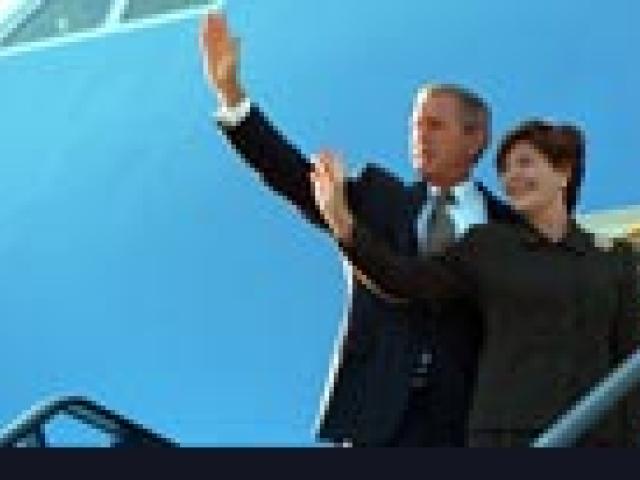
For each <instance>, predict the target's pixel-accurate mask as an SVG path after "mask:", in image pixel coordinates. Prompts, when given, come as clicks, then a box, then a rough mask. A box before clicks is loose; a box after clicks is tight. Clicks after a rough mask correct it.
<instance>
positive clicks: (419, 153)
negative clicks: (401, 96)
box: [411, 91, 482, 186]
mask: <svg viewBox="0 0 640 480" xmlns="http://www.w3.org/2000/svg"><path fill="white" fill-rule="evenodd" d="M461 113H462V108H461V106H460V103H459V100H458V98H457V97H455V96H454V95H452V94H449V93H442V92H429V93H427V92H425V91H422V92H421V93H420V94H419V95H418V97H417V99H416V103H415V106H414V111H413V115H412V119H411V139H412V153H413V166H414V167H415V168H416V169H417V170H418V171H420V172H421V175H422V177H423V178H424V179H426V180H429V181H430V182H432V183H434V184H436V185H441V186H450V185H453V184H455V183H458V182H459V181H461V180H464V179H465V178H466V177H468V175H469V172H470V170H471V168H472V166H473V162H474V156H475V154H476V152H477V151H478V150H479V148H480V143H481V141H482V139H481V138H479V135H478V132H473V133H469V132H468V131H465V129H464V125H463V122H462V115H461Z"/></svg>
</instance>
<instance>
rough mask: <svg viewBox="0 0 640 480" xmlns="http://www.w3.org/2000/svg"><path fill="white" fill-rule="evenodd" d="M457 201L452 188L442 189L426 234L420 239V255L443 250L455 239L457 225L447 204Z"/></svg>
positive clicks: (428, 221) (434, 204)
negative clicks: (448, 210) (455, 225)
mask: <svg viewBox="0 0 640 480" xmlns="http://www.w3.org/2000/svg"><path fill="white" fill-rule="evenodd" d="M454 202H455V198H454V196H453V194H452V193H451V191H450V190H448V189H442V190H441V191H440V194H439V195H438V196H437V197H436V198H435V200H434V202H433V208H432V209H431V214H430V215H429V218H428V219H427V228H426V235H424V238H421V239H419V240H418V251H419V252H420V255H428V254H432V253H439V252H442V251H443V250H444V249H445V248H446V247H447V246H448V245H449V244H450V243H451V242H452V241H453V240H454V239H455V233H456V232H455V227H454V224H453V220H452V218H451V216H450V215H449V212H447V206H448V205H451V204H452V203H454Z"/></svg>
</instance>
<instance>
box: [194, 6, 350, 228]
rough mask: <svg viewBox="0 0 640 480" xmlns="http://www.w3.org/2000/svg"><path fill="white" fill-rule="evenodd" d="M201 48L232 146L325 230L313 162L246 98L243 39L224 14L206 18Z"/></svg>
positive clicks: (211, 85) (274, 186) (221, 117)
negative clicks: (311, 174)
mask: <svg viewBox="0 0 640 480" xmlns="http://www.w3.org/2000/svg"><path fill="white" fill-rule="evenodd" d="M200 48H201V52H202V60H203V66H204V70H205V77H206V79H207V82H208V84H209V86H210V88H211V89H212V90H213V91H214V92H215V94H216V96H217V97H218V103H219V111H218V124H219V127H220V129H221V130H222V132H223V133H224V134H225V136H226V137H227V139H228V140H229V142H230V143H231V145H232V146H233V147H234V149H235V150H236V151H237V152H238V154H239V155H240V156H241V157H242V158H243V159H244V161H245V162H246V163H247V164H248V165H249V166H250V167H251V168H252V169H253V170H255V171H256V172H257V173H258V175H259V176H260V178H261V180H262V181H263V182H264V183H265V184H267V185H268V186H269V187H270V188H271V189H272V190H274V191H275V192H276V193H278V194H279V195H282V196H283V197H285V198H286V199H287V200H288V201H289V202H291V203H292V204H293V205H295V206H296V207H297V208H298V209H299V210H300V211H301V213H302V214H303V215H304V216H305V217H306V218H307V219H308V220H309V221H310V222H312V223H313V224H315V225H318V226H321V227H326V224H325V222H324V220H323V219H322V216H321V215H320V213H319V212H318V209H317V207H316V205H315V202H314V199H313V196H312V193H311V186H310V183H309V182H310V181H309V172H310V171H311V169H312V164H311V162H310V161H309V159H308V158H307V157H306V156H305V155H303V154H302V153H301V152H300V151H299V150H298V149H297V148H296V147H294V146H293V145H292V144H291V143H290V142H289V141H288V140H287V139H286V138H285V137H284V136H283V135H282V134H281V133H280V132H279V131H278V130H277V129H276V128H274V127H273V125H271V123H270V122H269V121H268V120H267V119H266V118H265V116H264V115H263V114H262V112H261V111H260V110H259V109H258V108H257V107H256V106H255V105H252V104H251V103H250V101H249V100H248V98H247V97H246V95H245V92H244V88H243V86H242V84H241V81H240V78H239V76H240V75H239V58H240V55H239V41H238V39H237V38H234V37H232V36H231V33H230V31H229V29H228V27H227V22H226V19H225V18H224V16H223V15H220V14H210V15H208V16H207V17H205V19H204V21H203V23H202V29H201V33H200ZM348 188H351V186H349V187H348ZM354 197H357V195H356V194H355V192H354Z"/></svg>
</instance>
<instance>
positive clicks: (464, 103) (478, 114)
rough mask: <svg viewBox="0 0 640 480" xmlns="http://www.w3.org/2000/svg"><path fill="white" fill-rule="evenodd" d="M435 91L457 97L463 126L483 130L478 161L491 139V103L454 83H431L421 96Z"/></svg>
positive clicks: (468, 128) (471, 129) (424, 88)
mask: <svg viewBox="0 0 640 480" xmlns="http://www.w3.org/2000/svg"><path fill="white" fill-rule="evenodd" d="M423 92H424V93H423ZM434 93H435V94H445V95H451V96H453V97H455V98H457V99H458V101H459V103H460V107H461V112H460V113H461V116H462V123H463V128H465V129H466V130H468V131H475V130H478V129H480V131H481V132H482V138H483V142H482V145H481V146H480V149H479V150H478V153H477V154H476V157H475V161H476V162H477V161H478V160H479V159H480V157H482V155H483V153H484V151H485V150H486V149H487V147H488V146H489V143H490V141H491V109H490V108H489V105H488V104H487V102H485V101H484V100H483V99H482V98H481V97H480V96H479V95H478V94H476V93H474V92H472V91H471V90H469V89H468V88H465V87H462V86H460V85H456V84H453V83H430V84H427V85H425V86H424V87H423V88H422V89H421V96H422V95H429V94H434Z"/></svg>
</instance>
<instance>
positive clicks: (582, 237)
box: [344, 218, 640, 446]
mask: <svg viewBox="0 0 640 480" xmlns="http://www.w3.org/2000/svg"><path fill="white" fill-rule="evenodd" d="M365 223H366V221H365V219H364V218H362V219H360V220H359V221H358V223H357V226H356V228H355V230H354V236H353V239H352V240H351V242H349V244H348V245H345V246H344V248H345V251H346V253H347V256H348V258H349V259H350V260H351V261H352V262H354V264H355V265H356V266H358V267H360V268H361V269H362V270H363V271H364V273H365V274H367V275H368V276H369V277H370V278H371V279H372V280H373V281H375V282H376V283H378V284H379V285H380V286H381V287H382V288H383V289H384V290H386V291H388V292H390V293H392V294H395V295H398V296H402V297H409V298H413V299H418V300H426V301H429V302H430V301H433V299H434V298H435V299H440V300H445V299H446V300H449V301H455V302H459V303H465V304H467V305H468V306H469V308H475V309H477V310H478V311H479V312H480V315H478V316H477V317H475V318H476V319H477V320H479V321H481V322H482V323H483V324H484V325H485V328H486V344H485V348H484V350H483V353H482V357H481V360H480V367H479V374H478V382H477V390H476V392H475V396H474V401H473V408H472V412H471V416H470V431H471V435H472V438H473V435H474V432H479V434H480V435H482V436H484V437H486V434H487V432H498V433H500V432H504V431H522V432H532V433H533V432H539V431H540V430H542V429H544V428H545V427H547V426H549V424H550V423H551V422H552V421H553V420H554V418H555V417H556V416H557V415H559V414H561V413H563V411H565V410H566V409H567V408H568V407H569V406H571V405H572V404H573V402H575V401H576V400H577V399H578V398H580V397H581V396H582V395H583V394H585V393H586V392H588V391H589V389H590V388H591V387H593V386H594V385H595V383H596V382H597V381H599V380H600V379H601V378H603V377H604V376H605V375H606V374H607V373H608V372H609V371H610V370H611V369H612V368H613V367H614V366H615V365H616V364H617V363H618V362H619V361H620V360H621V359H622V358H623V357H624V356H626V355H628V354H629V353H631V351H632V347H633V346H634V345H635V346H636V347H637V346H638V344H639V343H640V308H639V305H638V304H639V302H640V275H639V274H638V268H639V266H640V262H638V258H637V255H636V254H635V253H634V252H633V251H632V250H630V249H629V248H623V247H621V246H618V247H615V248H611V249H604V248H601V247H599V246H597V243H596V242H595V238H594V237H593V236H592V235H591V234H589V233H587V232H585V231H583V230H582V229H580V228H579V227H578V226H577V225H576V224H575V223H573V224H572V225H571V228H570V230H569V233H568V235H567V236H566V238H565V239H564V241H561V242H559V243H557V244H554V243H552V242H549V241H547V240H546V239H545V238H544V237H543V236H541V235H540V234H539V233H538V232H537V231H536V230H535V229H534V228H532V227H531V226H528V225H526V224H525V223H524V222H523V223H521V224H518V225H514V224H511V225H502V224H499V223H493V224H487V225H481V226H476V227H474V228H473V229H472V230H471V231H470V232H469V234H468V235H467V236H466V237H465V238H464V239H462V240H461V241H460V242H457V243H456V244H455V245H453V246H452V247H451V248H450V249H448V251H447V252H446V253H445V254H442V255H438V256H433V257H431V258H429V259H427V260H422V261H416V260H415V259H413V258H409V257H406V256H401V255H398V254H397V253H396V252H395V251H393V250H392V249H391V248H389V246H388V245H385V242H384V241H381V240H380V239H377V238H375V235H374V234H373V233H372V232H371V231H370V230H369V229H368V228H367V227H366V226H365V225H364V224H365ZM639 416H640V401H639V396H638V394H635V395H632V396H631V397H630V398H628V399H627V400H626V401H624V402H623V403H622V405H620V406H619V407H618V408H617V409H616V410H615V411H613V412H612V413H611V414H610V415H608V416H607V417H606V419H605V420H604V421H603V423H602V424H601V425H600V426H599V427H598V428H597V429H595V431H593V432H591V433H590V434H589V435H588V436H587V438H585V439H584V440H583V442H584V443H583V444H587V445H631V444H634V443H635V444H636V445H637V443H638V435H639V432H640V428H639V427H640V425H639V424H638V417H639ZM499 436H500V435H498V437H499ZM496 438H497V437H496ZM482 443H483V445H485V446H486V445H487V441H486V438H485V440H483V442H482Z"/></svg>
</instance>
